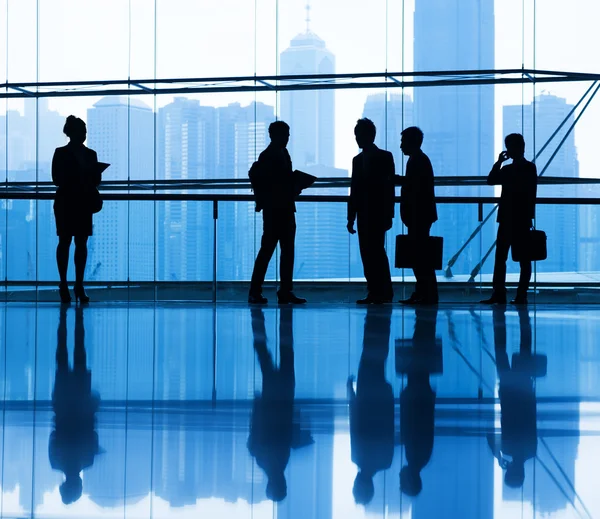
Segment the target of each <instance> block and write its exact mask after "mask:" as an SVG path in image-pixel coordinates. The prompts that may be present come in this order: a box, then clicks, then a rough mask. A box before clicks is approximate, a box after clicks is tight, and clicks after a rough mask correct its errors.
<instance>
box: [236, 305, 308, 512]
mask: <svg viewBox="0 0 600 519" xmlns="http://www.w3.org/2000/svg"><path fill="white" fill-rule="evenodd" d="M250 312H251V319H252V321H251V324H252V337H253V341H254V351H255V352H256V356H257V358H258V362H259V364H260V372H261V375H262V392H261V394H260V395H256V396H255V397H254V402H253V404H252V415H251V421H250V435H249V437H248V442H247V447H248V451H249V452H250V455H251V456H252V457H253V458H254V459H255V460H256V464H257V465H258V466H259V467H260V468H261V469H263V471H264V472H265V475H266V476H267V489H266V491H267V498H269V499H270V500H271V501H274V502H280V501H283V500H284V499H285V497H286V496H287V482H286V479H285V470H286V467H287V465H288V463H289V460H290V454H291V451H292V449H299V448H301V447H308V446H309V445H312V444H313V443H314V440H313V437H312V435H311V433H310V431H309V430H308V429H306V428H303V427H302V424H301V420H300V413H299V410H298V409H297V408H296V406H295V405H294V394H295V391H296V375H295V372H294V324H293V315H294V314H293V312H294V310H293V309H292V307H290V306H286V307H283V308H282V309H281V311H280V313H279V367H277V363H276V361H274V360H273V355H272V353H271V352H270V351H269V349H268V347H267V331H266V326H265V316H264V314H263V310H262V309H261V308H256V307H253V308H251V310H250Z"/></svg>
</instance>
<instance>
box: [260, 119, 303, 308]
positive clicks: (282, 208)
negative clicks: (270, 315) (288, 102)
mask: <svg viewBox="0 0 600 519" xmlns="http://www.w3.org/2000/svg"><path fill="white" fill-rule="evenodd" d="M269 137H270V138H271V143H270V144H269V146H268V147H267V149H265V150H264V151H263V152H262V153H261V154H260V155H259V157H258V160H257V161H256V162H255V164H254V165H253V166H252V169H251V170H250V180H251V182H252V187H253V189H254V192H255V196H256V209H257V211H260V210H261V209H262V212H263V235H262V240H261V245H260V251H259V252H258V255H257V256H256V261H255V263H254V271H253V272H252V279H251V281H250V293H249V295H248V302H249V303H250V304H263V305H264V304H267V302H268V301H267V298H266V297H264V296H263V295H262V285H263V283H264V280H265V276H266V274H267V268H268V267H269V262H270V261H271V257H272V256H273V253H274V252H275V248H276V247H277V243H279V246H280V247H281V259H280V264H279V275H280V285H279V291H278V292H277V300H278V302H279V304H303V303H306V299H302V298H300V297H296V296H295V295H294V293H293V292H292V276H293V273H294V245H295V240H296V216H295V212H296V204H295V202H294V200H295V199H296V196H298V194H299V192H296V188H295V187H294V180H293V174H292V173H293V171H292V159H291V158H290V154H289V153H288V151H287V148H286V146H287V144H288V142H289V140H290V127H289V126H288V125H287V123H285V122H283V121H275V122H273V123H271V125H270V126H269Z"/></svg>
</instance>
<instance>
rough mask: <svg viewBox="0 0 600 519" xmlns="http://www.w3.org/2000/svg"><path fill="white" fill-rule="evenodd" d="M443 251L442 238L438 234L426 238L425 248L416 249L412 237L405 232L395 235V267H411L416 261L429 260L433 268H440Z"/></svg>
mask: <svg viewBox="0 0 600 519" xmlns="http://www.w3.org/2000/svg"><path fill="white" fill-rule="evenodd" d="M443 252H444V239H443V238H441V237H440V236H430V237H429V239H428V240H427V247H426V250H425V251H418V250H417V247H416V245H415V240H414V238H412V237H409V236H408V235H406V234H399V235H398V236H396V261H395V267H396V268H397V269H411V268H414V266H415V265H416V264H417V263H418V262H421V261H426V262H428V263H429V262H430V264H431V266H432V267H433V268H434V269H435V270H441V269H442V256H443ZM419 253H420V255H419Z"/></svg>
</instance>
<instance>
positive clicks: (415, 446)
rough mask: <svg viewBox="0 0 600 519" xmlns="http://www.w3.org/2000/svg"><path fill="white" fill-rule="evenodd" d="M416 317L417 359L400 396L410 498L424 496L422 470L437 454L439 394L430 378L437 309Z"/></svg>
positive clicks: (404, 476) (403, 481) (404, 481)
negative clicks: (435, 437) (434, 446)
mask: <svg viewBox="0 0 600 519" xmlns="http://www.w3.org/2000/svg"><path fill="white" fill-rule="evenodd" d="M415 318H416V319H415V330H414V333H413V340H412V342H413V352H412V353H413V359H412V363H411V365H410V366H409V368H408V369H407V372H406V386H405V387H404V389H403V390H402V392H401V393H400V443H401V444H402V445H404V453H405V456H406V465H405V466H404V467H402V470H401V471H400V490H401V491H402V492H403V493H404V494H406V495H408V496H417V495H418V494H420V493H421V490H422V489H423V482H422V481H421V470H423V468H425V466H426V465H427V464H428V463H429V460H430V458H431V453H432V452H433V435H434V413H435V392H434V391H433V389H432V388H431V383H430V381H429V375H430V373H431V371H432V369H431V366H430V365H431V364H432V362H433V361H434V358H435V356H436V354H437V352H436V339H435V332H436V322H437V308H435V307H430V308H417V309H416V311H415Z"/></svg>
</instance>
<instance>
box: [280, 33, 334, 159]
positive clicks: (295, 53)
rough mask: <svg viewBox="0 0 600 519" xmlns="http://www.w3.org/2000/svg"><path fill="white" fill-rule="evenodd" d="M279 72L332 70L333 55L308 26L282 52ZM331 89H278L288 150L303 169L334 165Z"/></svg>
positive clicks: (322, 72) (309, 72)
mask: <svg viewBox="0 0 600 519" xmlns="http://www.w3.org/2000/svg"><path fill="white" fill-rule="evenodd" d="M280 63H281V67H280V69H281V74H283V75H300V74H333V73H335V57H334V55H333V54H332V53H331V52H330V51H329V50H327V48H326V47H325V42H324V41H323V40H322V39H321V38H319V37H318V36H317V35H316V34H315V33H314V32H312V31H311V30H310V28H309V27H307V29H306V32H304V33H301V34H298V35H297V36H296V37H295V38H294V39H292V41H291V42H290V46H289V47H288V48H287V49H286V50H284V51H283V52H282V53H281V57H280ZM334 96H335V94H334V92H333V90H302V91H296V92H288V91H284V92H282V93H281V95H280V97H281V118H282V119H283V120H284V121H285V122H287V123H288V124H289V125H290V127H291V135H292V136H291V139H290V143H289V145H288V150H289V152H290V155H291V156H292V160H293V161H294V166H296V167H298V168H300V169H302V168H304V167H306V166H311V165H314V164H320V165H322V166H329V167H333V165H334V124H335V121H334V116H335V97H334Z"/></svg>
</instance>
